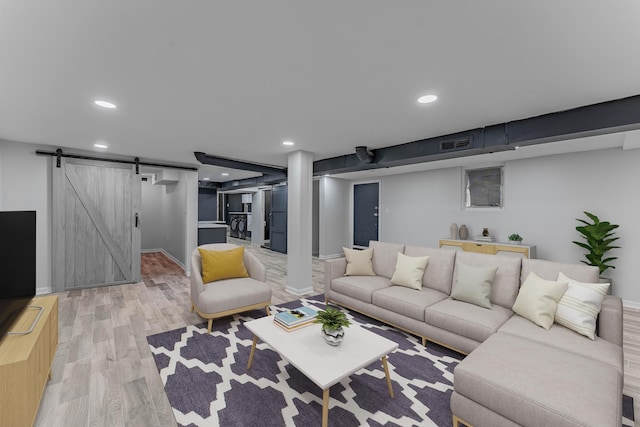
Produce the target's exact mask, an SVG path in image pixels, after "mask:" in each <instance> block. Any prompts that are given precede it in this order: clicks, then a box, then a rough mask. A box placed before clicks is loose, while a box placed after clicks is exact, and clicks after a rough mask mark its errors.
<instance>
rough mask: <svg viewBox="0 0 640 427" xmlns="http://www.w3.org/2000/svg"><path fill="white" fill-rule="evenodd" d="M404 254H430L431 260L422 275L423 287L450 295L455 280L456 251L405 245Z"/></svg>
mask: <svg viewBox="0 0 640 427" xmlns="http://www.w3.org/2000/svg"><path fill="white" fill-rule="evenodd" d="M404 254H405V255H408V256H428V257H429V262H428V263H427V268H425V270H424V276H423V277H422V287H423V288H424V287H426V288H431V289H435V290H437V291H440V292H444V293H445V294H447V295H449V294H450V293H451V283H452V280H453V263H454V261H455V258H456V253H455V251H449V250H446V249H434V248H424V247H421V246H405V248H404Z"/></svg>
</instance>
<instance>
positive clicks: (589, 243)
mask: <svg viewBox="0 0 640 427" xmlns="http://www.w3.org/2000/svg"><path fill="white" fill-rule="evenodd" d="M584 214H585V215H586V216H587V217H589V219H590V220H591V222H588V221H585V220H584V219H580V218H576V220H577V221H579V222H581V223H582V224H583V225H579V226H577V227H576V230H578V232H579V233H580V234H581V235H582V237H583V238H584V239H585V240H586V242H576V241H573V243H575V244H576V245H578V246H580V247H581V248H584V249H586V250H587V251H588V252H587V253H586V254H584V257H585V258H586V259H587V260H586V261H584V260H582V261H581V262H582V263H584V264H587V265H593V266H596V267H598V268H599V269H600V277H601V278H602V273H604V272H605V271H607V269H609V268H616V267H615V266H613V265H611V264H610V263H611V261H614V260H616V259H618V258H617V257H607V256H606V255H605V254H606V253H607V252H609V251H610V250H611V249H616V248H619V247H620V246H614V245H612V243H613V242H615V241H616V240H618V239H619V237H615V231H614V230H615V229H616V228H618V227H619V226H618V225H617V224H611V223H610V222H609V221H600V219H599V218H598V217H597V216H596V215H594V214H592V213H589V212H584ZM608 280H609V279H607V281H608Z"/></svg>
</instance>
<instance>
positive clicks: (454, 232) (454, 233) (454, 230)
mask: <svg viewBox="0 0 640 427" xmlns="http://www.w3.org/2000/svg"><path fill="white" fill-rule="evenodd" d="M449 231H450V232H451V240H456V239H457V238H458V224H456V223H455V222H454V223H453V224H451V225H450V226H449Z"/></svg>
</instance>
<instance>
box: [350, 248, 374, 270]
mask: <svg viewBox="0 0 640 427" xmlns="http://www.w3.org/2000/svg"><path fill="white" fill-rule="evenodd" d="M342 250H343V251H344V256H345V258H346V259H347V269H346V271H345V273H344V274H345V276H374V275H375V273H374V272H373V265H372V264H371V257H372V256H373V249H365V250H363V251H360V250H357V249H349V248H342Z"/></svg>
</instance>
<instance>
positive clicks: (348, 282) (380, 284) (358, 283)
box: [331, 276, 391, 304]
mask: <svg viewBox="0 0 640 427" xmlns="http://www.w3.org/2000/svg"><path fill="white" fill-rule="evenodd" d="M389 286H391V281H390V280H389V279H387V278H384V277H380V276H343V277H338V278H337V279H333V281H332V282H331V290H332V292H338V293H341V294H344V295H347V296H350V297H351V298H355V299H358V300H360V301H364V302H366V303H369V304H371V295H372V294H373V293H374V292H375V291H377V290H379V289H383V288H386V287H389Z"/></svg>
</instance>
